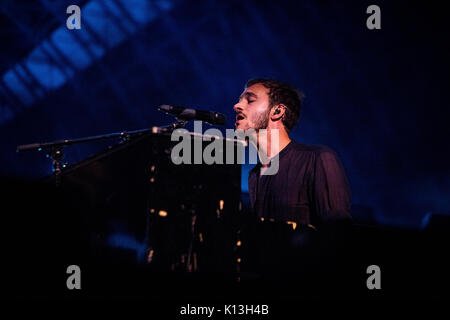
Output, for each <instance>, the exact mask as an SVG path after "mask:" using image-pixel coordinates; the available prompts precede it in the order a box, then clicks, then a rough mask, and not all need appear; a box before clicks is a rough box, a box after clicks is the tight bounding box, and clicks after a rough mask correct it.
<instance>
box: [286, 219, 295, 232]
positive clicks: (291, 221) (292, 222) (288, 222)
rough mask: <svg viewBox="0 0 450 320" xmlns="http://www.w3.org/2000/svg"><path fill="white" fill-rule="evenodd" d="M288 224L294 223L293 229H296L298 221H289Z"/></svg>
mask: <svg viewBox="0 0 450 320" xmlns="http://www.w3.org/2000/svg"><path fill="white" fill-rule="evenodd" d="M287 224H290V225H292V230H295V228H297V223H295V222H294V221H288V222H287Z"/></svg>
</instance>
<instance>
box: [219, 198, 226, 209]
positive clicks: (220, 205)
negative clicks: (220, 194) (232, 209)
mask: <svg viewBox="0 0 450 320" xmlns="http://www.w3.org/2000/svg"><path fill="white" fill-rule="evenodd" d="M224 204H225V201H223V200H220V201H219V209H220V210H223V205H224Z"/></svg>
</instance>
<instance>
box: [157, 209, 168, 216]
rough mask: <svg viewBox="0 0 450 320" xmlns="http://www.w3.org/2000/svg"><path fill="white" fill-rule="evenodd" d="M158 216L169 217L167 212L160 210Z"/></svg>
mask: <svg viewBox="0 0 450 320" xmlns="http://www.w3.org/2000/svg"><path fill="white" fill-rule="evenodd" d="M158 215H159V216H160V217H167V211H164V210H159V212H158Z"/></svg>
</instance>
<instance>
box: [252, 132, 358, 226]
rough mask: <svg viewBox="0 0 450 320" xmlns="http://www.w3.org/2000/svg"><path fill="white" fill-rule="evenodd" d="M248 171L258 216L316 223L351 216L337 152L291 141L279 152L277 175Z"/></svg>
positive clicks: (345, 180) (259, 166) (346, 186)
mask: <svg viewBox="0 0 450 320" xmlns="http://www.w3.org/2000/svg"><path fill="white" fill-rule="evenodd" d="M260 170H261V164H260V163H258V164H257V165H256V166H255V167H254V168H253V169H252V170H251V171H250V174H249V178H248V186H249V193H250V200H251V204H252V208H253V209H254V211H255V213H256V214H257V216H258V217H259V218H264V219H268V220H271V221H292V222H296V223H297V224H303V225H308V224H312V225H313V226H318V225H321V224H322V223H324V222H329V221H334V220H339V219H347V218H350V203H351V201H350V188H349V184H348V180H347V177H346V175H345V171H344V168H343V166H342V164H341V162H340V160H339V158H338V157H337V155H336V153H335V152H334V151H333V150H331V149H330V148H328V147H325V146H313V145H304V144H298V143H296V142H295V141H293V140H292V141H291V142H290V143H289V144H288V145H287V146H286V147H285V148H284V149H283V150H281V152H280V153H279V168H278V172H277V173H276V174H275V175H260Z"/></svg>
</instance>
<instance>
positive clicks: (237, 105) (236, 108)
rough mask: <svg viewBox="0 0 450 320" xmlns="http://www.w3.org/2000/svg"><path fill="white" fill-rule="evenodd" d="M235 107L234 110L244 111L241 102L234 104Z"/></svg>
mask: <svg viewBox="0 0 450 320" xmlns="http://www.w3.org/2000/svg"><path fill="white" fill-rule="evenodd" d="M233 109H234V111H236V112H239V111H242V110H243V109H242V106H241V103H240V102H238V103H236V104H235V105H234V107H233Z"/></svg>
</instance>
